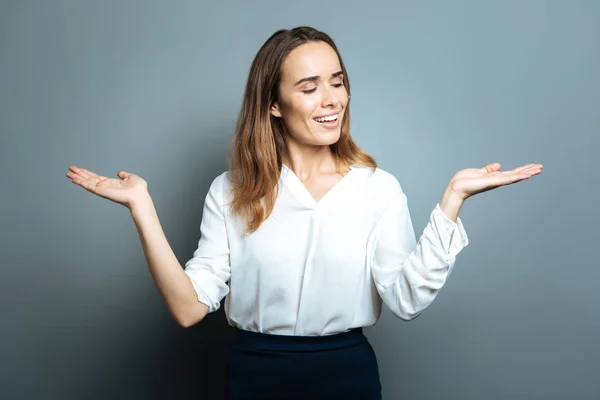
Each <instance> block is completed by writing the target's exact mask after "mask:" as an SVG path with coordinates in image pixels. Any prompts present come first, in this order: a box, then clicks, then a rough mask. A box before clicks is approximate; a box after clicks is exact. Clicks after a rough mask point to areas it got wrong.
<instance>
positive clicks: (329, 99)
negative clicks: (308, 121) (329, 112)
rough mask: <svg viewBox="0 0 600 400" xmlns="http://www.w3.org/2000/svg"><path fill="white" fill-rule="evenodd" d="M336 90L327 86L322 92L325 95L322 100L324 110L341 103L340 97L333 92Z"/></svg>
mask: <svg viewBox="0 0 600 400" xmlns="http://www.w3.org/2000/svg"><path fill="white" fill-rule="evenodd" d="M333 89H334V88H332V87H330V86H325V87H324V88H323V90H322V92H321V93H323V96H322V98H321V107H323V108H327V107H330V106H334V107H335V106H337V104H338V103H339V101H340V99H339V97H338V96H337V95H336V93H335V91H334V90H333Z"/></svg>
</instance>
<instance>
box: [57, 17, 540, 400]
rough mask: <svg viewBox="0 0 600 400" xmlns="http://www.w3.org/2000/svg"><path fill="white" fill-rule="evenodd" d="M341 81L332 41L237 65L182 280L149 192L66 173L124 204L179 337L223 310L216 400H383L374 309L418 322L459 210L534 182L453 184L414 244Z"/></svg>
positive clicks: (316, 39) (451, 244)
mask: <svg viewBox="0 0 600 400" xmlns="http://www.w3.org/2000/svg"><path fill="white" fill-rule="evenodd" d="M349 100H350V85H349V80H348V74H347V72H346V68H345V66H344V63H343V61H342V58H341V56H340V54H339V52H338V50H337V47H336V45H335V44H334V42H333V41H332V39H331V38H330V37H329V36H328V35H327V34H325V33H323V32H319V31H317V30H315V29H313V28H310V27H298V28H295V29H292V30H279V31H277V32H276V33H274V34H273V35H272V36H271V37H270V38H269V39H268V40H267V41H266V42H265V44H264V45H263V46H262V47H261V49H260V50H259V52H258V54H257V55H256V57H255V59H254V61H253V63H252V66H251V68H250V72H249V76H248V81H247V85H246V90H245V94H244V98H243V104H242V110H241V112H240V115H239V118H238V123H237V126H236V132H235V135H234V138H233V142H232V148H231V152H230V156H231V157H230V164H229V170H228V171H226V172H224V173H222V174H221V175H219V176H218V177H216V178H215V179H214V181H213V182H212V184H211V186H210V189H209V191H208V194H207V196H206V199H205V204H204V212H203V215H202V222H201V226H200V229H201V235H200V239H199V243H198V248H197V250H196V251H195V252H194V256H193V258H192V259H190V260H189V261H188V262H187V263H186V265H185V270H184V269H182V267H181V265H180V264H179V263H178V261H177V259H176V257H175V255H174V254H173V251H172V250H171V248H170V246H169V244H168V242H167V240H166V238H165V236H164V234H163V231H162V229H161V227H160V223H159V220H158V217H157V215H156V211H155V209H154V207H153V204H152V200H151V198H150V195H149V194H148V190H147V184H146V182H145V181H144V180H143V179H142V178H140V177H139V176H136V175H134V174H131V173H128V172H124V171H119V173H118V178H119V179H109V178H106V177H103V176H99V175H96V174H94V173H92V172H90V171H88V170H85V169H83V168H77V167H75V166H71V167H70V172H69V173H67V177H69V178H71V179H72V181H73V183H76V184H78V185H80V186H82V187H84V188H85V189H87V190H88V191H90V192H92V193H94V194H97V195H99V196H102V197H104V198H107V199H109V200H112V201H114V202H117V203H119V204H122V205H124V206H126V207H128V208H129V210H130V211H131V214H132V217H133V219H134V222H135V224H136V226H137V228H138V231H139V234H140V239H141V242H142V245H143V249H144V253H145V256H146V259H147V261H148V266H149V268H150V271H151V274H152V277H153V279H154V281H155V283H156V285H157V287H158V289H159V291H160V293H161V295H162V296H163V298H164V300H165V302H166V304H167V306H168V307H169V310H170V312H171V313H172V315H173V317H174V318H175V319H176V320H177V321H178V323H180V324H181V325H182V326H186V327H187V326H191V325H194V324H196V323H198V322H200V321H201V320H202V319H203V318H204V316H205V315H206V314H207V313H210V312H214V311H216V310H217V309H219V307H220V301H222V299H223V298H225V296H226V295H227V294H229V296H227V298H226V301H225V312H226V315H227V319H228V322H229V324H230V325H231V326H232V327H234V328H235V329H236V339H235V343H234V346H233V348H232V351H231V353H230V358H229V363H228V365H229V367H228V390H229V395H230V396H231V398H235V399H242V398H244V399H271V398H273V399H288V398H300V399H318V398H327V399H330V398H344V399H345V398H360V399H379V398H381V385H380V381H379V372H378V367H377V361H376V358H375V355H374V353H373V349H372V347H371V345H370V344H369V342H368V341H367V339H366V337H365V336H364V335H363V333H362V327H363V326H371V325H373V324H375V323H376V322H377V319H378V318H379V315H380V312H381V303H382V302H385V303H386V305H387V306H388V307H389V308H390V310H391V311H392V312H393V313H394V315H396V316H397V317H399V318H401V319H403V320H411V319H414V318H416V317H417V316H418V315H420V313H421V312H422V311H423V310H424V309H425V308H426V307H427V306H428V305H429V304H431V302H432V301H433V300H434V298H435V297H436V295H437V293H438V292H439V290H440V289H441V287H442V286H443V285H444V283H445V281H446V280H447V278H448V275H449V274H450V272H451V270H452V268H453V267H454V263H455V257H456V255H457V254H458V253H459V252H460V251H461V249H462V248H464V247H465V246H466V245H467V244H468V238H467V235H466V233H465V231H464V228H463V226H462V222H461V220H460V218H458V213H459V210H460V208H461V206H462V204H463V202H464V201H465V200H466V199H467V198H469V197H471V196H473V195H475V194H477V193H481V192H484V191H487V190H490V189H493V188H496V187H499V186H503V185H509V184H512V183H515V182H518V181H521V180H523V179H528V178H530V177H531V176H533V175H537V174H539V173H540V172H541V171H542V165H540V164H527V165H524V166H522V167H519V168H516V169H514V170H512V171H503V172H501V171H499V169H500V164H498V163H493V164H489V165H486V166H485V167H483V168H469V169H464V170H462V171H459V172H458V173H456V174H455V175H454V176H453V178H452V179H451V180H450V182H449V184H448V185H447V186H446V188H445V190H444V191H443V194H442V197H441V199H440V201H439V203H438V204H437V205H436V207H435V208H434V210H433V211H432V213H431V216H430V221H429V223H428V225H427V227H426V228H425V230H424V232H423V235H422V236H421V238H420V239H419V241H418V242H417V241H416V237H415V235H414V231H413V226H412V222H411V219H410V213H409V210H408V204H407V198H406V196H405V194H404V193H403V191H402V188H401V186H400V184H399V182H398V180H397V179H396V178H395V177H394V176H393V175H391V174H389V173H387V172H385V171H384V170H382V169H381V168H378V167H377V164H376V163H375V160H373V158H372V157H370V156H369V155H368V154H366V153H365V152H363V151H362V150H361V149H359V148H358V146H357V145H356V144H355V142H354V141H353V140H352V138H351V136H350V129H349V128H350V114H349V109H350V108H349Z"/></svg>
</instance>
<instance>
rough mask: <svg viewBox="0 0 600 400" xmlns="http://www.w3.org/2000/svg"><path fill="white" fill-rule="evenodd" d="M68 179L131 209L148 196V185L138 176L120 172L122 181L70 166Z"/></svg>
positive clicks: (119, 175)
mask: <svg viewBox="0 0 600 400" xmlns="http://www.w3.org/2000/svg"><path fill="white" fill-rule="evenodd" d="M69 170H70V171H69V172H67V177H68V178H71V181H72V182H73V183H75V184H77V185H79V186H81V187H82V188H84V189H85V190H87V191H88V192H91V193H94V194H96V195H98V196H100V197H104V198H105V199H108V200H111V201H114V202H115V203H118V204H121V205H124V206H125V207H127V208H129V209H131V206H132V204H133V203H134V202H135V201H136V200H139V199H142V198H143V197H144V196H147V195H148V183H146V181H145V180H143V179H142V178H140V177H139V176H137V175H134V174H130V173H128V172H125V171H119V172H118V173H117V176H118V177H119V178H120V179H113V178H107V177H105V176H102V175H97V174H95V173H93V172H92V171H89V170H87V169H85V168H78V167H76V166H74V165H70V166H69Z"/></svg>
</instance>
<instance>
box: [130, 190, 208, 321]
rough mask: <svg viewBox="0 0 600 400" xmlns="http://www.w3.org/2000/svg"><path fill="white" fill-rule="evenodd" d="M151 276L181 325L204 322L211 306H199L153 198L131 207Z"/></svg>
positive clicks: (146, 197) (201, 304)
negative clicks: (164, 228) (170, 242)
mask: <svg viewBox="0 0 600 400" xmlns="http://www.w3.org/2000/svg"><path fill="white" fill-rule="evenodd" d="M130 211H131V216H132V217H133V220H134V222H135V225H136V228H137V230H138V233H139V236H140V241H141V244H142V248H143V249H144V255H145V257H146V261H147V263H148V268H149V270H150V274H151V276H152V279H153V280H154V283H155V284H156V287H157V288H158V290H159V292H160V294H161V296H162V298H163V300H164V301H165V303H166V304H167V307H168V309H169V311H170V313H171V315H173V317H174V318H175V320H176V321H177V322H178V323H179V324H180V325H181V326H190V325H192V324H193V323H194V322H197V321H199V320H201V319H202V318H203V317H204V316H205V315H206V313H207V312H208V307H207V306H206V305H205V304H203V303H200V302H199V301H198V298H197V296H196V292H195V290H194V287H193V286H192V283H191V281H190V279H189V277H188V276H187V275H186V273H185V272H184V271H183V268H182V266H181V264H180V263H179V261H178V260H177V257H176V256H175V253H173V250H172V249H171V246H170V245H169V243H168V241H167V238H166V236H165V234H164V232H163V229H162V227H161V225H160V221H159V219H158V215H157V213H156V209H155V207H154V203H153V202H152V198H151V197H150V195H148V196H145V197H144V198H142V199H139V200H138V201H136V202H135V204H134V205H132V206H131V207H130Z"/></svg>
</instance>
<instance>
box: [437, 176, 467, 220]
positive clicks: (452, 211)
mask: <svg viewBox="0 0 600 400" xmlns="http://www.w3.org/2000/svg"><path fill="white" fill-rule="evenodd" d="M464 202H465V200H464V199H463V198H462V197H460V195H459V194H457V193H456V192H455V191H454V190H453V189H452V184H449V185H448V186H447V187H446V189H445V190H444V193H443V194H442V198H441V199H440V208H441V210H442V211H443V212H444V214H446V216H447V217H448V218H450V219H451V220H452V221H454V222H456V220H457V218H458V213H459V212H460V208H461V207H462V205H463V203H464Z"/></svg>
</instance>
